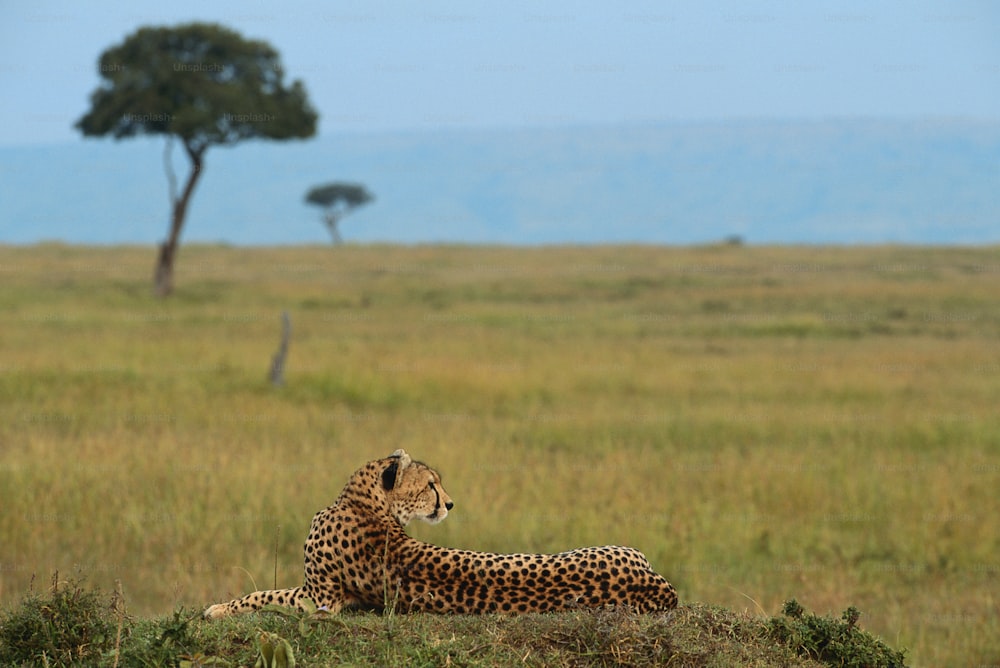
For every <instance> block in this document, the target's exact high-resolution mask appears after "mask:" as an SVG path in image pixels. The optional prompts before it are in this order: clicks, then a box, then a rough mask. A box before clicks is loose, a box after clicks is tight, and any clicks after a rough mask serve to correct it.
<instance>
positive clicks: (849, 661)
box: [768, 598, 906, 668]
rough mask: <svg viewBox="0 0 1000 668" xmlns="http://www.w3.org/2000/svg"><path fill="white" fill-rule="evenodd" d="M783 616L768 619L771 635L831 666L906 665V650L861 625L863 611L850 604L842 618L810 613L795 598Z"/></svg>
mask: <svg viewBox="0 0 1000 668" xmlns="http://www.w3.org/2000/svg"><path fill="white" fill-rule="evenodd" d="M781 613H782V616H781V617H772V618H771V619H770V620H769V621H768V626H769V628H770V632H771V636H772V637H773V638H774V639H775V640H777V641H779V642H781V643H784V644H786V645H789V646H791V647H795V648H798V651H799V653H800V654H802V655H803V656H808V657H809V658H812V659H816V660H817V661H822V662H823V663H826V664H827V665H831V666H846V667H857V668H862V667H870V668H897V667H902V666H905V665H906V664H905V663H904V652H902V651H898V650H894V649H892V648H890V647H888V646H887V645H886V644H885V643H883V642H882V641H881V640H879V639H878V638H876V637H875V636H873V635H871V634H869V633H866V632H864V631H862V630H861V629H859V628H858V627H857V626H856V624H857V622H858V619H859V618H860V617H861V613H860V612H859V611H858V609H857V608H855V607H853V606H852V607H850V608H848V609H847V610H845V611H844V613H843V615H841V620H843V621H838V620H835V619H831V618H829V617H817V616H816V615H814V614H812V613H807V612H806V611H805V609H804V608H803V607H802V606H801V605H800V604H799V602H798V601H796V600H795V599H794V598H793V599H791V600H790V601H787V602H786V603H785V605H784V607H783V608H782V611H781Z"/></svg>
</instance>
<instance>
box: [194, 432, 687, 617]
mask: <svg viewBox="0 0 1000 668" xmlns="http://www.w3.org/2000/svg"><path fill="white" fill-rule="evenodd" d="M454 505H455V504H454V503H453V502H452V500H451V498H450V497H449V496H448V493H447V492H446V491H445V490H444V487H443V486H442V484H441V476H440V475H439V474H438V472H437V471H435V470H434V469H432V468H430V467H429V466H427V465H426V464H423V463H421V462H418V461H414V460H413V459H411V458H410V456H409V455H408V454H407V453H406V452H405V451H404V450H396V451H395V452H394V453H392V454H391V455H390V456H388V457H386V458H383V459H377V460H375V461H372V462H369V463H368V464H366V465H365V466H363V467H362V468H360V469H359V470H358V471H356V472H355V473H354V475H352V476H351V479H350V481H349V482H348V483H347V486H346V487H344V490H343V492H341V494H340V496H339V497H338V498H337V500H336V501H335V502H334V504H333V505H332V506H330V507H329V508H326V509H324V510H321V511H319V512H318V513H317V514H316V516H315V517H314V518H313V521H312V527H311V528H310V530H309V536H308V538H306V543H305V581H304V583H303V584H302V586H301V587H295V588H292V589H279V590H270V591H258V592H254V593H252V594H249V595H248V596H244V597H243V598H240V599H237V600H234V601H230V602H229V603H220V604H217V605H213V606H211V607H209V608H208V609H206V610H205V612H204V616H205V617H206V618H209V619H214V618H218V617H225V616H227V615H233V614H239V613H245V612H252V611H255V610H260V609H261V608H262V607H264V606H265V605H268V604H272V603H273V604H278V605H282V606H289V607H299V608H300V609H301V608H302V606H301V605H300V602H301V601H302V600H303V599H306V598H308V599H311V600H312V602H313V603H314V604H315V605H316V606H318V607H319V608H320V609H323V610H326V611H328V612H330V613H334V614H335V613H338V612H340V611H341V610H344V609H357V608H360V609H374V610H381V609H384V608H385V606H386V605H393V606H395V610H397V611H400V612H434V613H455V614H478V613H527V612H549V611H559V610H573V609H582V608H601V607H605V606H614V605H620V606H627V607H630V608H632V609H633V610H635V611H638V612H658V611H666V610H670V609H673V608H675V607H676V606H677V592H676V590H675V589H674V587H673V586H672V585H671V584H670V583H669V582H667V580H665V579H664V578H663V577H662V576H660V575H658V574H657V573H656V572H654V571H653V568H652V566H651V565H650V563H649V561H648V560H647V559H646V557H645V556H644V555H643V554H642V553H641V552H639V551H638V550H636V549H634V548H630V547H620V546H604V547H586V548H581V549H576V550H571V551H569V552H562V553H559V554H491V553H485V552H473V551H469V550H459V549H451V548H445V547H439V546H436V545H431V544H428V543H423V542H421V541H418V540H416V539H414V538H411V537H410V536H408V535H407V534H406V532H405V531H404V529H403V528H404V527H405V526H406V525H407V523H409V522H410V520H412V519H414V518H419V519H422V520H424V521H426V522H429V523H431V524H436V523H438V522H441V521H442V520H444V519H445V518H446V517H447V516H448V511H450V510H451V509H452V508H454Z"/></svg>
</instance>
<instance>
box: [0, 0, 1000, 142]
mask: <svg viewBox="0 0 1000 668" xmlns="http://www.w3.org/2000/svg"><path fill="white" fill-rule="evenodd" d="M193 20H198V21H217V22H220V23H224V24H226V25H228V26H230V27H232V28H235V29H236V30H238V31H240V32H241V33H243V34H244V35H245V36H247V37H254V38H262V39H265V40H267V41H268V42H270V43H271V44H272V45H273V46H274V47H275V48H277V49H278V51H279V52H280V53H281V54H282V58H283V62H284V64H285V68H286V70H287V74H288V76H289V77H291V78H301V79H303V80H304V82H305V84H306V86H307V89H308V91H309V94H310V98H311V99H312V101H313V103H314V104H315V106H316V107H317V108H318V110H319V111H320V114H321V122H320V134H321V135H331V134H340V133H346V134H352V133H358V132H381V131H395V130H424V129H436V128H456V127H460V128H461V127H470V128H493V127H518V126H563V125H587V124H595V123H597V124H613V123H633V122H664V121H667V122H669V121H677V120H683V121H688V120H710V121H714V120H728V119H746V118H767V119H771V118H777V119H820V118H823V119H826V118H844V117H848V118H852V117H865V118H908V119H910V118H923V117H935V118H940V117H947V118H951V117H961V118H975V119H984V120H997V119H1000V39H997V35H1000V3H997V2H993V1H974V0H965V1H950V2H944V1H942V2H921V1H899V2H878V1H875V2H836V3H833V2H754V3H747V2H716V3H709V2H678V3H666V2H662V0H661V1H657V2H627V3H611V2H602V3H593V2H578V1H562V0H560V1H552V2H544V3H538V2H517V1H514V2H504V3H495V2H475V1H468V2H451V1H442V2H433V1H432V2H420V3H418V2H378V1H364V2H287V3H281V8H280V9H279V8H278V3H277V2H271V1H268V2H262V1H253V0H249V1H248V0H242V1H238V2H237V1H222V2H209V1H207V0H202V1H200V2H192V1H189V0H181V1H171V2H152V3H143V2H136V1H128V2H108V1H103V0H97V2H94V3H80V2H76V1H69V0H49V1H47V0H40V1H37V2H29V1H25V0H22V1H20V2H11V1H6V2H3V3H2V4H0V53H2V57H0V81H2V83H3V90H4V98H5V99H4V103H3V105H2V111H0V116H2V120H3V122H2V123H0V145H14V144H33V143H52V142H67V141H78V140H79V138H80V136H79V134H78V133H77V132H76V131H75V130H73V129H72V127H71V126H72V124H73V122H74V121H75V120H76V119H77V118H78V117H79V116H80V115H81V114H83V113H84V111H85V110H86V108H87V104H88V96H89V94H90V92H91V91H92V90H93V89H94V88H95V87H96V86H97V84H98V76H97V73H96V61H97V57H98V55H99V54H100V52H101V51H102V50H104V49H105V48H107V47H108V46H110V45H112V44H115V43H118V42H120V41H121V40H122V39H124V38H125V36H126V35H128V34H129V33H131V32H132V31H134V30H135V29H136V28H137V27H139V26H141V25H164V24H166V25H169V24H175V23H180V22H186V21H193Z"/></svg>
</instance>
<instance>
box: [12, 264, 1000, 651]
mask: <svg viewBox="0 0 1000 668" xmlns="http://www.w3.org/2000/svg"><path fill="white" fill-rule="evenodd" d="M153 261H154V251H153V249H151V248H138V247H123V248H84V247H75V246H62V245H55V244H52V245H40V246H33V247H0V308H2V316H0V320H2V325H0V418H2V419H0V509H2V510H0V536H2V543H0V607H2V608H3V609H12V608H13V607H14V606H16V605H17V604H18V602H19V601H21V600H22V598H23V597H24V596H25V594H26V593H27V592H29V590H33V591H44V590H45V589H46V588H47V587H48V584H49V582H50V580H51V578H52V575H53V573H54V572H58V573H59V576H60V577H62V576H66V577H70V576H72V577H80V578H83V579H84V580H85V581H86V582H87V583H88V584H89V585H93V586H95V587H99V588H101V589H103V590H107V591H112V590H114V589H115V588H116V586H117V585H116V581H119V582H120V583H121V585H120V586H121V592H122V594H123V595H124V600H125V603H126V604H127V608H128V614H129V615H131V616H132V617H135V618H164V617H167V618H169V617H170V615H171V614H172V613H173V612H174V611H175V610H178V609H180V608H183V609H184V610H185V612H186V613H187V612H190V613H193V612H194V611H197V610H199V609H201V608H203V607H204V606H206V605H208V604H210V603H216V602H220V601H225V600H228V599H230V598H232V597H236V596H240V595H243V594H244V593H248V592H250V591H253V590H254V589H255V588H267V587H271V586H272V585H274V584H275V581H276V583H277V586H279V587H291V586H295V585H297V584H300V583H301V577H302V541H303V539H304V537H305V535H306V533H307V531H308V527H309V522H310V520H311V518H312V515H313V513H315V512H316V511H317V510H319V509H320V508H323V507H325V506H327V505H329V504H330V503H331V502H332V501H333V500H334V499H335V498H336V496H337V495H338V493H339V492H340V489H341V488H342V486H343V484H344V483H345V482H346V480H347V477H348V476H349V475H350V473H351V472H352V471H354V470H355V469H357V468H358V467H359V466H361V465H362V464H363V463H364V462H366V461H368V460H370V459H373V458H376V457H380V456H384V455H387V454H389V453H390V452H392V451H393V450H395V449H396V448H405V449H406V450H407V451H408V452H409V453H410V454H412V455H413V456H414V457H415V458H417V459H421V460H424V461H426V462H428V463H430V464H431V465H433V466H435V467H437V468H439V469H440V470H441V472H442V474H443V476H444V485H445V487H446V488H447V490H448V492H449V493H450V494H451V496H452V497H453V499H454V500H455V502H456V506H455V509H454V510H453V511H452V513H451V514H450V515H449V517H448V519H447V520H446V521H445V522H444V523H442V524H440V525H437V526H433V527H432V526H426V525H423V524H420V525H418V526H413V527H411V528H410V533H411V534H412V535H415V536H417V537H418V538H420V539H422V540H425V541H429V542H433V543H436V544H440V545H447V546H452V547H461V548H468V549H476V550H489V551H497V552H556V551H562V550H566V549H569V548H573V547H579V546H583V545H600V544H611V543H619V544H627V545H631V546H634V547H637V548H639V549H640V550H642V551H643V552H644V553H645V554H646V555H647V556H648V557H649V559H650V561H651V562H652V564H653V566H654V568H655V569H656V570H657V571H658V572H660V573H662V574H663V575H664V576H666V577H667V578H668V579H669V580H670V581H671V582H672V583H674V584H675V586H676V587H677V589H678V591H679V594H680V597H681V604H682V609H681V610H679V611H678V615H679V616H683V614H684V606H685V605H688V604H699V605H700V604H708V605H711V606H721V607H724V608H728V609H730V610H733V611H737V612H739V613H743V612H746V613H747V615H748V616H750V617H756V616H765V615H776V614H778V613H779V612H780V611H781V609H782V605H783V603H784V602H785V601H787V600H788V599H790V598H795V599H796V600H797V601H798V602H799V603H801V604H802V605H804V606H805V607H806V609H808V610H809V611H813V612H816V613H817V614H822V615H826V614H829V615H832V616H834V617H839V615H840V613H841V611H843V610H845V609H846V608H848V607H849V606H856V607H857V608H858V609H859V610H860V611H861V613H862V615H861V618H860V621H859V624H860V626H861V627H863V628H864V629H865V630H866V631H870V632H871V633H873V634H874V635H877V636H879V637H880V638H882V640H884V641H885V642H886V643H887V644H888V645H890V646H892V647H894V648H899V649H902V648H905V649H906V650H907V653H906V656H907V662H908V663H909V664H911V665H914V666H945V665H952V666H960V665H971V666H976V665H984V666H993V665H1000V519H998V518H1000V494H998V491H997V490H1000V410H998V407H1000V249H997V248H909V247H876V248H865V247H861V248H846V247H839V248H826V247H742V246H736V245H719V246H706V247H697V248H666V247H643V246H634V247H632V246H613V247H579V248H577V247H551V248H493V247H452V246H426V247H419V246H417V247H399V246H388V245H387V246H343V247H337V248H331V247H296V248H274V249H268V248H253V249H246V248H230V247H217V246H189V247H184V248H182V249H181V252H180V257H179V259H178V264H177V277H176V278H177V289H176V293H175V295H174V296H173V297H171V298H169V299H167V300H156V299H154V298H153V297H152V296H151V290H150V287H151V286H150V283H151V280H150V279H151V274H152V269H153ZM283 311H287V312H288V314H289V316H290V318H291V323H292V338H291V344H290V350H289V355H288V359H287V365H286V371H285V381H286V382H285V385H284V386H283V387H273V386H271V384H270V383H269V382H268V370H269V367H270V362H271V356H272V355H273V354H274V352H275V350H276V349H277V347H278V343H279V340H280V336H281V314H282V312H283ZM606 622H607V620H603V621H602V620H601V619H598V620H597V622H594V623H597V624H598V625H600V624H603V623H606ZM227 623H228V622H227ZM427 623H428V622H427V621H426V620H425V619H423V618H420V617H419V616H414V617H413V618H408V617H406V616H397V617H395V618H394V619H393V620H392V622H391V624H392V629H393V632H395V633H406V632H407V627H408V626H409V625H413V626H414V628H415V627H418V626H420V627H422V625H426V624H427ZM434 623H435V624H450V625H452V626H451V627H450V630H449V631H448V634H451V636H452V638H453V639H454V637H455V635H456V634H458V636H462V634H463V633H466V634H468V635H470V636H475V634H477V633H479V634H483V633H484V631H483V628H481V627H470V625H475V624H478V623H479V622H477V621H475V620H469V619H467V618H463V619H453V620H437V621H435V622H434ZM513 623H519V622H508V621H503V620H499V621H497V620H492V621H489V622H488V624H490V625H492V626H490V627H489V628H491V629H493V630H494V631H495V632H496V633H508V634H510V633H514V631H513V630H512V628H513V627H509V626H507V625H508V624H513ZM538 623H539V624H543V625H544V624H550V623H552V622H549V621H544V620H543V621H539V622H538ZM607 623H610V622H607ZM663 623H666V624H669V623H670V622H669V620H668V621H667V622H663ZM193 624H196V625H205V626H206V627H207V626H209V625H210V623H208V622H200V621H198V622H193ZM260 624H261V622H260V621H257V622H252V623H249V625H248V626H247V627H246V628H249V629H251V630H252V629H254V628H255V627H257V626H259V625H260ZM224 628H229V629H233V628H239V627H232V626H230V627H224ZM435 628H437V629H438V631H440V628H441V627H435ZM470 629H474V630H470ZM497 629H499V631H497ZM411 632H412V631H411ZM435 632H437V631H435ZM232 633H238V631H232ZM343 633H347V632H346V631H345V632H343ZM491 633H492V632H491ZM546 633H547V634H548V637H559V638H561V637H563V636H562V635H560V634H565V630H556V631H552V630H549V631H546ZM594 633H595V635H599V633H603V632H599V631H594ZM448 634H445V635H444V636H442V637H444V638H445V640H447V635H448ZM482 637H485V638H487V640H486V642H487V644H488V643H489V642H490V640H489V638H492V637H493V636H490V635H489V633H486V635H483V636H482ZM470 642H473V641H470ZM481 642H482V641H481V640H480V641H474V643H481ZM435 647H436V646H435ZM476 647H478V645H476V646H475V647H473V646H470V648H469V649H468V653H467V654H466V655H462V656H465V660H464V661H457V663H464V664H466V665H471V664H475V663H476V656H477V655H476V654H475V651H481V649H476ZM474 650H475V651H474ZM427 651H428V652H430V651H431V650H430V649H428V650H427ZM434 651H437V650H434ZM436 656H437V655H434V656H431V655H430V654H428V657H430V658H427V657H425V658H426V660H425V663H433V662H435V661H437V659H436V658H435V657H436ZM450 656H451V655H449V657H450ZM518 658H522V659H523V660H524V661H525V662H526V663H529V664H531V663H532V662H535V665H542V664H541V663H540V661H541V660H540V659H539V658H538V655H537V654H535V655H531V654H530V652H529V654H528V655H527V656H524V657H520V656H519V657H518ZM495 660H496V661H498V662H499V659H496V658H495ZM621 662H622V663H628V661H621ZM633 662H638V661H637V660H635V661H633ZM251 663H252V661H251ZM412 663H414V665H415V664H416V663H420V661H416V660H415V661H414V662H412ZM206 665H207V664H206ZM307 665H312V664H307Z"/></svg>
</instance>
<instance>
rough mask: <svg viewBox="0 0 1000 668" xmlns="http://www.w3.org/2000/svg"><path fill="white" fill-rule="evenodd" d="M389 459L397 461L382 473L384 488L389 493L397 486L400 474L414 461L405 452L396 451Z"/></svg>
mask: <svg viewBox="0 0 1000 668" xmlns="http://www.w3.org/2000/svg"><path fill="white" fill-rule="evenodd" d="M389 459H393V460H395V461H393V462H392V463H390V464H389V465H388V466H387V467H385V470H384V471H382V488H383V489H385V491H387V492H388V491H389V490H390V489H392V488H393V487H395V486H396V478H397V477H398V475H399V473H400V472H401V471H402V470H403V469H405V468H406V467H407V466H409V465H410V463H411V462H412V461H413V460H412V459H410V456H409V455H408V454H406V451H405V450H396V451H395V452H394V453H392V454H391V455H389Z"/></svg>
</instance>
